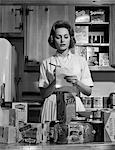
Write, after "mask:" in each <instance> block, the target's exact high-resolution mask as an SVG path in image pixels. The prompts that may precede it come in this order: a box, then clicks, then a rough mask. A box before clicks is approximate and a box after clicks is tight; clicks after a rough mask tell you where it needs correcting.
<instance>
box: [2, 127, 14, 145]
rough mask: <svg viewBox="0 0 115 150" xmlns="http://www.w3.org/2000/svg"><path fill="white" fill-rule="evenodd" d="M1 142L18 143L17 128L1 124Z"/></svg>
mask: <svg viewBox="0 0 115 150" xmlns="http://www.w3.org/2000/svg"><path fill="white" fill-rule="evenodd" d="M0 143H7V144H10V143H16V128H15V127H13V126H8V127H5V126H0Z"/></svg>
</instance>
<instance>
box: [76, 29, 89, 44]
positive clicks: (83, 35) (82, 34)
mask: <svg viewBox="0 0 115 150" xmlns="http://www.w3.org/2000/svg"><path fill="white" fill-rule="evenodd" d="M88 32H89V28H88V26H75V40H76V43H77V44H80V43H88V42H89V37H88Z"/></svg>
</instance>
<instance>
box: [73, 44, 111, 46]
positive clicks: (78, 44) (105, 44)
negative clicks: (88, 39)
mask: <svg viewBox="0 0 115 150" xmlns="http://www.w3.org/2000/svg"><path fill="white" fill-rule="evenodd" d="M76 46H109V43H77V44H76Z"/></svg>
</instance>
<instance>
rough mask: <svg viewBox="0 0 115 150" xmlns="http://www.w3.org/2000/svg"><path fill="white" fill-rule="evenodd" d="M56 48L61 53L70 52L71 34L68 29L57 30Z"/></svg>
mask: <svg viewBox="0 0 115 150" xmlns="http://www.w3.org/2000/svg"><path fill="white" fill-rule="evenodd" d="M54 40H55V46H56V48H57V50H58V51H59V52H60V53H63V52H64V51H66V50H68V48H69V45H70V34H69V31H68V29H66V28H64V27H63V28H57V29H56V32H55V38H54Z"/></svg>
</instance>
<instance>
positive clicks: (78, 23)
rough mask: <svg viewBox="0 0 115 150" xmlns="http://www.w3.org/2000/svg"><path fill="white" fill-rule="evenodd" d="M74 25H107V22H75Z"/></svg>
mask: <svg viewBox="0 0 115 150" xmlns="http://www.w3.org/2000/svg"><path fill="white" fill-rule="evenodd" d="M75 25H96V26H97V25H109V22H75Z"/></svg>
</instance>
